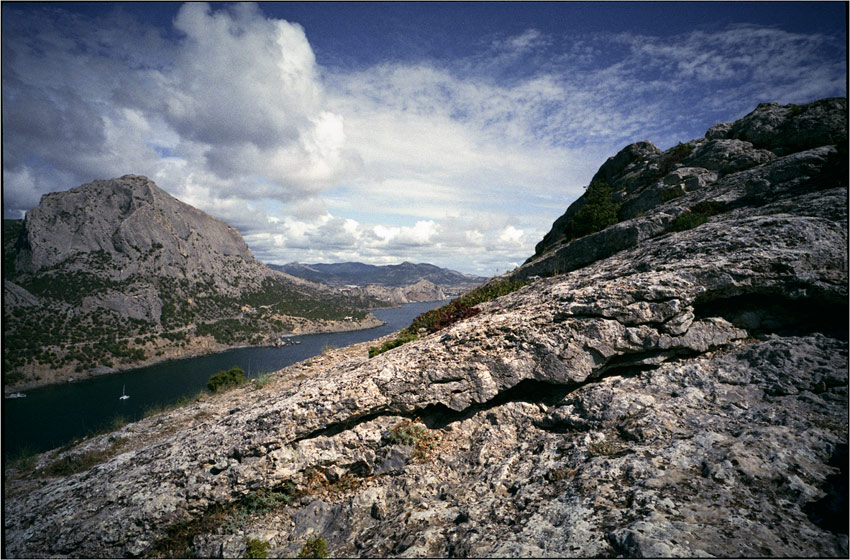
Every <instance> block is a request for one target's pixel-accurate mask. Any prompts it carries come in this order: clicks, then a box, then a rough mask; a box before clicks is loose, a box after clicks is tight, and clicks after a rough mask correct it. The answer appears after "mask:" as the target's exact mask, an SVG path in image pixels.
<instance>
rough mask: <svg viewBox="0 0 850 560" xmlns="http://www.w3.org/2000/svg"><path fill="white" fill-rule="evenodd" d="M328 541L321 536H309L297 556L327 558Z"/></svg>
mask: <svg viewBox="0 0 850 560" xmlns="http://www.w3.org/2000/svg"><path fill="white" fill-rule="evenodd" d="M327 557H328V543H327V542H326V541H325V539H323V538H322V537H310V538H308V539H307V542H306V543H304V546H302V547H301V550H299V551H298V556H297V558H327Z"/></svg>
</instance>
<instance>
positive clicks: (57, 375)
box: [3, 310, 386, 399]
mask: <svg viewBox="0 0 850 560" xmlns="http://www.w3.org/2000/svg"><path fill="white" fill-rule="evenodd" d="M367 312H368V315H367V316H366V317H365V318H364V319H363V320H361V321H356V322H355V321H322V322H321V323H322V324H319V325H316V324H315V323H316V322H315V321H310V322H307V323H305V324H304V325H297V326H296V328H295V331H294V332H291V333H286V334H274V335H269V338H277V339H279V338H293V337H297V336H304V335H311V334H333V333H342V332H352V331H361V330H369V329H374V328H378V327H380V326H383V325H385V324H386V323H385V322H384V321H382V320H380V319H378V318H377V317H375V316H374V315H373V314H372V313H371V312H370V311H369V310H367ZM310 323H313V324H312V325H311V324H310ZM190 342H191V343H194V344H196V345H195V346H193V347H191V348H188V347H187V348H185V351H183V352H180V351H179V350H181V349H182V347H179V346H178V347H175V346H167V347H164V348H161V350H163V351H164V352H163V354H162V355H159V356H151V357H149V358H147V359H145V360H143V361H139V362H134V363H132V364H115V365H114V366H112V367H108V368H107V367H106V366H98V367H96V368H93V369H90V370H87V371H84V372H77V371H74V370H73V368H72V367H71V366H68V367H66V368H64V369H48V368H45V369H44V370H37V373H36V375H39V376H47V378H46V379H45V378H43V377H42V379H38V380H34V379H27V380H24V381H21V382H20V383H15V384H4V385H3V398H4V399H5V398H10V397H9V395H11V394H13V393H20V392H24V391H30V390H32V389H39V388H41V387H47V386H50V385H62V384H65V383H76V382H77V381H83V380H86V379H92V378H94V377H101V376H104V375H110V374H113V373H121V372H126V371H132V370H134V369H142V368H146V367H150V366H153V365H157V364H161V363H165V362H171V361H178V360H186V359H191V358H198V357H200V356H207V355H210V354H219V353H222V352H226V351H228V350H235V349H239V348H272V347H276V346H278V345H277V344H271V343H264V344H245V343H240V344H230V345H228V344H219V343H217V342H215V340H214V339H212V337H210V336H205V337H196V338H194V339H192V340H191V341H190ZM169 350H170V351H169Z"/></svg>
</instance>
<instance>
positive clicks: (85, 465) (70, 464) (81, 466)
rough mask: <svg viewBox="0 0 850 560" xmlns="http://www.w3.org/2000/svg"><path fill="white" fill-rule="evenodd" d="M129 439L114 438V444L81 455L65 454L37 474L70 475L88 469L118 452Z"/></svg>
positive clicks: (50, 475)
mask: <svg viewBox="0 0 850 560" xmlns="http://www.w3.org/2000/svg"><path fill="white" fill-rule="evenodd" d="M126 441H127V440H125V439H123V438H112V444H111V445H110V446H109V447H107V448H106V449H94V450H91V451H87V452H85V453H82V454H80V455H70V454H69V455H65V456H64V457H63V458H61V459H57V460H55V461H53V462H51V463H49V464H48V465H46V466H45V467H44V468H42V469H39V470H38V471H37V472H36V474H37V475H38V476H40V477H56V476H70V475H72V474H76V473H80V472H83V471H87V470H89V469H90V468H92V467H93V466H95V465H99V464H100V463H103V462H104V461H106V460H107V459H110V458H112V457H113V456H114V455H116V454H117V452H118V449H119V448H120V447H121V446H122V445H123V444H124V442H126Z"/></svg>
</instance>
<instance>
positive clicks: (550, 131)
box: [1, 2, 847, 276]
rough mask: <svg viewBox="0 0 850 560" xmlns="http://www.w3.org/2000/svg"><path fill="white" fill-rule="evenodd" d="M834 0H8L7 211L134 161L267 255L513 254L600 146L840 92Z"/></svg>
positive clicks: (16, 213) (468, 259) (843, 76)
mask: <svg viewBox="0 0 850 560" xmlns="http://www.w3.org/2000/svg"><path fill="white" fill-rule="evenodd" d="M845 18H846V13H845V5H844V4H843V3H840V2H775V3H774V2H753V3H744V2H730V3H727V2H707V3H697V2H687V3H676V2H658V3H653V2H648V3H636V2H635V3H632V2H551V3H549V2H544V3H537V2H499V3H490V2H472V3H428V2H424V3H348V2H342V3H336V2H316V3H312V2H305V3H300V2H286V3H266V2H262V3H259V4H250V3H236V4H224V3H213V4H205V3H187V4H181V3H162V2H151V3H146V2H140V3H125V2H117V3H111V2H102V3H80V4H77V3H14V2H4V3H3V4H2V67H1V68H2V70H1V71H2V101H3V104H2V132H3V136H2V144H3V216H4V218H20V217H22V216H23V215H24V212H26V211H27V210H29V209H32V208H34V207H35V206H36V205H37V204H38V202H39V199H40V197H41V195H43V194H44V193H47V192H55V191H63V190H67V189H69V188H73V187H75V186H78V185H81V184H83V183H87V182H90V181H92V180H95V179H108V178H111V177H118V176H121V175H125V174H128V173H131V174H139V175H146V176H148V177H150V178H151V179H153V180H154V181H155V182H156V183H157V185H158V186H160V187H161V188H163V189H164V190H166V191H167V192H169V193H171V194H172V195H173V196H175V197H177V198H178V199H180V200H182V201H184V202H186V203H188V204H191V205H193V206H195V207H197V208H200V209H201V210H203V211H205V212H207V213H209V214H211V215H213V216H215V217H217V218H220V219H222V220H224V221H226V222H228V223H229V224H231V225H233V226H234V227H235V228H236V229H238V230H239V231H240V233H241V234H242V235H243V237H244V238H245V241H246V242H247V243H248V245H249V247H250V248H251V250H252V251H253V252H254V255H255V256H256V257H257V258H259V259H260V260H262V261H264V262H268V263H277V264H283V263H287V262H293V261H298V262H302V263H317V262H345V261H360V262H365V263H369V264H376V265H382V264H398V263H400V262H402V261H411V262H429V263H433V264H436V265H438V266H443V267H447V268H451V269H454V270H459V271H462V272H466V273H473V274H481V275H486V276H490V275H494V274H499V273H502V272H505V271H507V270H510V269H512V268H514V267H516V266H517V265H519V264H521V263H522V262H523V261H524V260H525V259H526V258H528V257H529V256H531V254H533V252H534V245H535V244H536V243H537V242H538V241H539V240H540V239H542V237H543V235H544V234H545V233H546V232H547V231H548V230H549V228H550V227H551V225H552V222H553V221H554V220H555V219H556V218H557V217H558V216H560V215H561V214H562V213H563V212H564V211H565V210H566V208H567V207H568V206H569V205H570V204H571V203H572V202H573V201H574V200H575V199H576V198H577V197H578V196H580V195H581V194H582V192H583V189H584V186H585V185H587V184H588V183H589V181H590V178H591V177H592V176H593V174H594V173H595V172H596V170H597V169H598V168H599V166H600V165H602V163H604V162H605V160H606V158H608V157H610V156H613V155H614V154H616V153H617V152H618V151H619V150H620V149H622V148H623V147H625V146H626V145H628V144H630V143H632V142H637V141H642V140H649V141H651V142H652V143H654V144H655V145H656V146H658V147H659V148H661V149H666V148H669V147H670V146H673V145H675V144H676V143H677V142H680V141H687V140H690V139H692V138H697V137H701V136H703V135H704V134H705V131H706V130H707V129H708V128H709V127H710V126H712V125H713V124H715V123H718V122H729V121H733V120H736V119H738V118H740V117H742V116H744V115H746V114H747V113H749V112H750V111H752V110H753V109H754V108H755V107H756V105H757V104H758V103H761V102H770V101H776V102H780V103H783V104H786V103H807V102H810V101H814V100H816V99H820V98H823V97H831V96H846V95H847V89H846V87H847V86H846V84H847V50H846V45H847V30H846V24H845V21H846V19H845Z"/></svg>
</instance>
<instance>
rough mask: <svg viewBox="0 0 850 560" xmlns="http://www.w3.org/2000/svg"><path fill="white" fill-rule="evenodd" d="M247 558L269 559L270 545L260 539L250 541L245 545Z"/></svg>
mask: <svg viewBox="0 0 850 560" xmlns="http://www.w3.org/2000/svg"><path fill="white" fill-rule="evenodd" d="M245 545H246V549H245V558H268V557H269V556H268V555H269V543H267V542H266V541H261V540H260V539H248V540H247V541H246V543H245Z"/></svg>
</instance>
